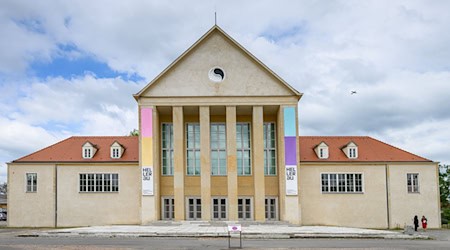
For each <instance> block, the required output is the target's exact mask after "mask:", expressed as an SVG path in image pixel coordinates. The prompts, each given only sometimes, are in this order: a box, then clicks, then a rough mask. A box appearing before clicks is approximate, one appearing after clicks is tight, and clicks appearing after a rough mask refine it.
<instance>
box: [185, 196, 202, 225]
mask: <svg viewBox="0 0 450 250" xmlns="http://www.w3.org/2000/svg"><path fill="white" fill-rule="evenodd" d="M187 206H188V207H187V210H186V212H187V216H186V217H187V219H188V220H200V219H201V218H202V199H200V198H188V199H187Z"/></svg>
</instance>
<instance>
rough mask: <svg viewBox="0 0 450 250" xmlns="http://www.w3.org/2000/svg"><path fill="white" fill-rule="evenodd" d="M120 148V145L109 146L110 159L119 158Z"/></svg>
mask: <svg viewBox="0 0 450 250" xmlns="http://www.w3.org/2000/svg"><path fill="white" fill-rule="evenodd" d="M121 150H122V149H121V148H120V147H111V158H112V159H119V158H120V155H121Z"/></svg>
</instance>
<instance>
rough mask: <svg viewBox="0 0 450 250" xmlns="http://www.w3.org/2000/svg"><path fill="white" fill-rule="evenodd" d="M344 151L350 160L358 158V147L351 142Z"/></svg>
mask: <svg viewBox="0 0 450 250" xmlns="http://www.w3.org/2000/svg"><path fill="white" fill-rule="evenodd" d="M342 150H343V151H344V153H345V155H347V157H348V158H349V159H356V158H358V146H357V145H356V144H355V143H354V142H350V143H349V144H347V145H346V146H345V147H344V148H343V149H342Z"/></svg>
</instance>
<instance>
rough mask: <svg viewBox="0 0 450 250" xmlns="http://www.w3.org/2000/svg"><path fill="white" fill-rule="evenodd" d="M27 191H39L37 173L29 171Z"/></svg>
mask: <svg viewBox="0 0 450 250" xmlns="http://www.w3.org/2000/svg"><path fill="white" fill-rule="evenodd" d="M26 177H27V192H29V193H35V192H37V173H27V174H26Z"/></svg>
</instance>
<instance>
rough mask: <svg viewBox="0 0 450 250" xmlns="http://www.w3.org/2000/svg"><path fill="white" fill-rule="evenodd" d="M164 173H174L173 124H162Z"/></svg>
mask: <svg viewBox="0 0 450 250" xmlns="http://www.w3.org/2000/svg"><path fill="white" fill-rule="evenodd" d="M161 151H162V152H161V153H162V175H173V124H172V123H163V124H162V126H161Z"/></svg>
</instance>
